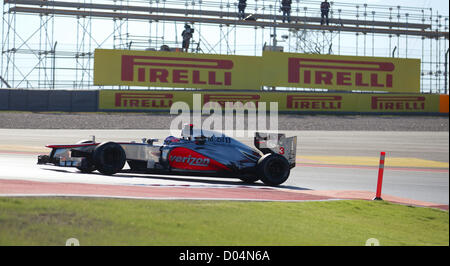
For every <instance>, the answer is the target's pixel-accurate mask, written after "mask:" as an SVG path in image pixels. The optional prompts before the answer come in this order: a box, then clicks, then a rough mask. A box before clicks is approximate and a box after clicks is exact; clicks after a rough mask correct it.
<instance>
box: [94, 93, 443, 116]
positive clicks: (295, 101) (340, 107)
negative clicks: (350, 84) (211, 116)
mask: <svg viewBox="0 0 450 266" xmlns="http://www.w3.org/2000/svg"><path fill="white" fill-rule="evenodd" d="M194 95H199V96H198V97H200V102H201V105H202V107H207V106H208V105H207V104H208V103H211V102H217V103H219V104H220V105H221V106H222V108H223V110H225V108H230V106H231V105H230V103H231V104H235V103H237V102H241V103H243V104H246V103H248V102H251V103H254V104H255V106H256V107H260V106H261V103H266V108H267V110H269V109H270V108H269V107H270V103H271V102H276V103H278V110H279V111H281V112H295V113H383V114H390V113H439V112H440V111H441V112H442V109H443V108H442V107H441V106H442V96H440V95H434V94H395V95H392V94H385V93H378V94H376V93H373V94H356V93H353V94H352V93H298V92H292V93H289V92H258V93H256V92H219V91H210V92H205V91H203V92H193V91H139V90H135V91H123V90H101V91H100V94H99V109H100V110H105V111H107V110H127V111H168V110H170V108H171V106H172V104H174V103H175V102H185V103H187V104H188V105H189V106H190V108H193V106H192V105H193V102H194V101H193V96H194ZM447 106H448V105H447ZM191 110H192V109H191ZM447 112H448V109H447Z"/></svg>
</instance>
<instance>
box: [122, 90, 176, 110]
mask: <svg viewBox="0 0 450 266" xmlns="http://www.w3.org/2000/svg"><path fill="white" fill-rule="evenodd" d="M172 104H173V94H172V93H145V92H120V93H115V101H114V107H128V108H133V107H134V108H165V109H169V108H170V107H171V106H172Z"/></svg>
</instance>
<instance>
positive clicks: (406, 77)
mask: <svg viewBox="0 0 450 266" xmlns="http://www.w3.org/2000/svg"><path fill="white" fill-rule="evenodd" d="M94 84H95V85H102V86H104V85H106V86H108V85H111V86H144V87H169V88H196V89H208V90H211V89H217V90H260V89H261V87H262V86H269V87H295V88H320V89H326V90H333V91H387V92H396V93H411V92H412V93H419V92H420V60H419V59H397V58H380V57H357V56H336V55H317V54H314V55H311V54H295V53H282V52H270V51H265V52H264V53H263V56H262V57H256V56H233V55H211V54H208V55H206V54H192V53H181V52H156V51H129V50H105V49H97V50H96V51H95V62H94Z"/></svg>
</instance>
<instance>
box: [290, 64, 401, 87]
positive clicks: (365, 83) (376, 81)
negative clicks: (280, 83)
mask: <svg viewBox="0 0 450 266" xmlns="http://www.w3.org/2000/svg"><path fill="white" fill-rule="evenodd" d="M288 64H289V67H288V83H289V84H298V83H301V84H303V85H306V86H307V85H315V86H324V87H327V86H334V87H336V86H348V87H353V88H361V89H364V88H392V87H393V74H392V73H393V71H394V70H395V65H394V64H393V63H391V62H371V61H350V60H325V59H312V58H289V59H288Z"/></svg>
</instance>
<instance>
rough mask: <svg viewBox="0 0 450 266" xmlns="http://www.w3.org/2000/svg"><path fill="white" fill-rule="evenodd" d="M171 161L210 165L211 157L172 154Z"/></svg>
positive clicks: (193, 164)
mask: <svg viewBox="0 0 450 266" xmlns="http://www.w3.org/2000/svg"><path fill="white" fill-rule="evenodd" d="M169 160H170V162H174V161H175V162H177V163H186V164H189V165H192V166H206V167H208V166H209V163H210V159H209V158H201V157H192V156H191V155H189V156H175V155H174V156H170V158H169Z"/></svg>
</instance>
